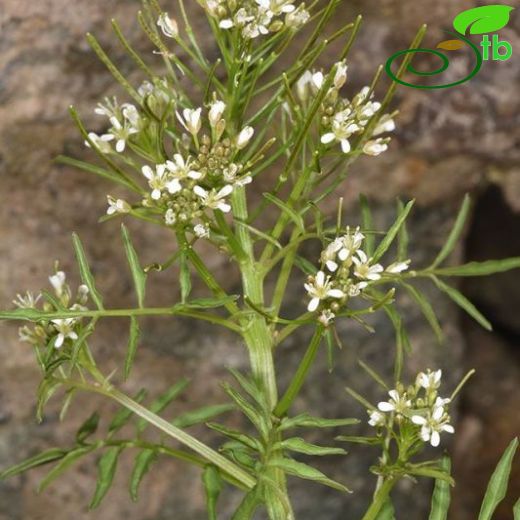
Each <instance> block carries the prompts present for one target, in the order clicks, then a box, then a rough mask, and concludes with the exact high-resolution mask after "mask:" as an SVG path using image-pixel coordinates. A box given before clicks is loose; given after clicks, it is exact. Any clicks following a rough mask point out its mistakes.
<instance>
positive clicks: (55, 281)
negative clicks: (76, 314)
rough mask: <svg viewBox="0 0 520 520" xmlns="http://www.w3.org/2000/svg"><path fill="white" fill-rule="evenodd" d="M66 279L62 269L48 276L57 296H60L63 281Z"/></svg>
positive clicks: (63, 286) (63, 285) (63, 284)
mask: <svg viewBox="0 0 520 520" xmlns="http://www.w3.org/2000/svg"><path fill="white" fill-rule="evenodd" d="M66 280H67V276H66V275H65V273H64V272H63V271H56V274H53V275H52V276H49V282H50V283H51V285H52V288H53V289H54V292H55V293H56V296H57V297H58V298H61V296H62V294H63V290H64V289H65V283H66Z"/></svg>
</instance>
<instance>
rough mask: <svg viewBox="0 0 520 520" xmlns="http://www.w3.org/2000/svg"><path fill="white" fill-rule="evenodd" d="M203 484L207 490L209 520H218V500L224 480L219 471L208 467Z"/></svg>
mask: <svg viewBox="0 0 520 520" xmlns="http://www.w3.org/2000/svg"><path fill="white" fill-rule="evenodd" d="M202 482H203V484H204V489H205V490H206V507H207V510H208V518H209V520H217V500H218V497H219V495H220V492H221V491H222V479H221V478H220V473H219V471H218V469H217V468H216V467H215V466H213V465H208V466H206V468H205V469H204V473H203V474H202Z"/></svg>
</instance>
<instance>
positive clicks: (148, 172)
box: [141, 164, 181, 200]
mask: <svg viewBox="0 0 520 520" xmlns="http://www.w3.org/2000/svg"><path fill="white" fill-rule="evenodd" d="M141 171H142V172H143V175H144V176H145V177H146V178H147V179H148V184H149V185H150V188H152V193H151V197H152V199H153V200H159V199H160V198H161V196H162V192H163V191H164V190H165V189H168V191H170V193H175V191H171V190H172V189H173V188H177V191H179V190H180V189H181V186H180V183H179V181H178V180H177V179H175V180H177V183H176V185H175V186H174V185H173V184H172V185H171V186H170V184H171V181H169V180H168V176H167V175H166V165H164V164H158V165H156V167H155V170H153V169H152V168H151V167H150V166H148V165H146V166H143V167H142V168H141Z"/></svg>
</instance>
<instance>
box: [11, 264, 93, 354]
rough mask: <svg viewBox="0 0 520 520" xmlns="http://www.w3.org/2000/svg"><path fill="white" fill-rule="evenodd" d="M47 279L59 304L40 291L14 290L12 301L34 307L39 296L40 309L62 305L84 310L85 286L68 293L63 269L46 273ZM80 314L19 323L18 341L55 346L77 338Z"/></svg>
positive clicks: (48, 309) (68, 287) (86, 292)
mask: <svg viewBox="0 0 520 520" xmlns="http://www.w3.org/2000/svg"><path fill="white" fill-rule="evenodd" d="M49 282H50V284H51V286H52V288H53V291H54V296H55V298H56V302H57V304H58V305H59V308H58V306H57V304H56V303H55V302H53V301H52V299H50V298H45V297H43V298H42V295H41V294H38V295H36V296H35V295H34V294H32V293H31V292H27V293H26V294H25V295H21V294H18V295H17V296H16V299H15V300H14V301H13V303H14V304H15V305H16V306H17V307H19V308H20V309H36V308H37V306H38V303H39V302H40V301H42V300H43V305H42V306H41V310H42V311H44V312H55V311H59V310H63V309H68V310H70V311H86V310H88V308H87V307H86V304H87V302H88V293H89V291H88V287H87V286H86V285H80V286H79V287H78V290H77V293H76V297H75V298H73V297H72V291H71V289H70V286H69V285H68V284H67V281H66V276H65V273H64V272H63V271H58V270H56V272H55V274H53V275H52V276H49ZM79 328H80V318H63V319H52V320H49V321H39V322H38V323H36V325H34V327H33V328H30V327H28V326H27V325H26V326H24V327H21V328H20V330H19V336H20V340H21V341H25V342H28V343H31V344H32V345H34V346H35V347H45V346H46V345H49V344H50V343H51V342H53V345H54V347H55V348H57V349H59V348H61V347H62V346H63V345H64V344H66V343H67V342H68V341H72V342H73V341H75V340H77V339H78V331H79Z"/></svg>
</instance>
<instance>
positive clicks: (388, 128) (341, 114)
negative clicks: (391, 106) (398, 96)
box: [296, 61, 395, 155]
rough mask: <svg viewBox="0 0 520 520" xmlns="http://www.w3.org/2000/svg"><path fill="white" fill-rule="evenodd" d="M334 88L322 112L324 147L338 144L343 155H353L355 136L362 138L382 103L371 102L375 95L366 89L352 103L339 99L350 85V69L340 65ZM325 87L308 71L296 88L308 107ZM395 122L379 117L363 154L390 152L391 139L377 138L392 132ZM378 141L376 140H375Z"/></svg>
mask: <svg viewBox="0 0 520 520" xmlns="http://www.w3.org/2000/svg"><path fill="white" fill-rule="evenodd" d="M333 74H334V77H333V78H332V84H331V86H330V88H329V90H328V92H327V94H326V96H325V98H324V101H323V104H322V106H321V109H320V115H321V121H320V128H321V143H322V144H324V145H331V144H333V143H339V144H340V146H341V150H342V151H343V153H346V154H347V153H349V152H350V151H351V142H350V141H351V139H352V137H353V136H356V135H357V136H359V135H361V134H363V133H364V132H365V130H366V127H367V125H368V123H369V121H370V120H371V119H372V117H373V116H375V115H376V114H377V113H378V112H380V110H381V103H379V102H378V101H372V99H373V97H374V94H373V92H371V89H370V87H363V88H362V89H361V91H360V92H359V93H358V94H356V95H355V96H354V98H353V99H352V100H349V99H347V98H344V97H341V96H340V90H341V88H342V87H343V85H344V84H345V83H346V81H347V65H346V63H345V62H344V61H343V62H339V63H336V65H335V66H334V68H333ZM325 83H326V77H325V75H324V74H323V72H321V71H317V72H316V71H312V72H311V71H306V72H305V73H304V74H303V75H302V76H301V78H300V79H299V80H298V82H297V84H296V91H297V95H298V97H299V99H300V100H301V101H302V102H303V103H305V102H307V101H308V100H309V99H310V98H312V97H313V96H315V95H316V94H317V93H318V92H319V91H320V90H321V89H322V88H324V85H325ZM394 129H395V122H394V120H393V118H392V116H391V115H390V114H384V115H382V116H381V117H380V119H379V121H378V123H377V125H376V126H375V128H374V129H373V130H372V132H371V135H370V136H368V140H367V141H366V142H365V144H364V146H363V153H365V154H367V155H379V154H380V153H382V152H384V151H385V150H387V149H388V143H389V141H390V138H389V137H385V138H382V137H378V136H380V135H381V134H383V133H386V132H392V131H393V130H394ZM372 137H376V139H372Z"/></svg>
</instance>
